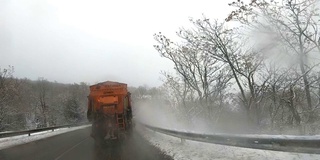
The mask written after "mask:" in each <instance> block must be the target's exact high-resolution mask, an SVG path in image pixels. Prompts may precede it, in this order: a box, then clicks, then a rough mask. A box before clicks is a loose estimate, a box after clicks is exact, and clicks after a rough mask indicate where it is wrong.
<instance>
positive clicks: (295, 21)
mask: <svg viewBox="0 0 320 160" xmlns="http://www.w3.org/2000/svg"><path fill="white" fill-rule="evenodd" d="M317 4H318V2H317V1H316V0H281V1H273V0H254V1H251V3H248V4H246V3H244V2H243V1H236V2H233V3H230V5H231V6H234V7H237V9H236V10H235V11H233V12H232V13H231V14H230V15H229V17H228V18H227V19H226V20H227V21H230V20H237V21H239V22H241V23H242V24H245V25H247V26H250V27H252V28H255V29H257V28H258V27H263V29H265V30H267V31H268V32H272V33H276V35H277V37H278V40H279V42H280V43H282V44H284V46H285V47H286V48H287V49H288V50H290V51H291V53H294V54H295V56H297V57H298V64H299V69H300V72H301V73H300V75H302V79H303V83H304V91H305V94H306V100H307V106H308V111H309V117H308V121H309V122H311V123H312V122H314V120H315V115H314V113H313V112H312V111H313V104H312V100H311V90H310V83H309V79H308V75H309V72H308V70H309V68H312V67H310V64H309V63H308V58H310V54H311V53H312V52H314V51H315V49H318V50H319V48H320V47H319V43H318V41H319V34H318V29H319V7H318V5H317ZM319 51H320V50H319Z"/></svg>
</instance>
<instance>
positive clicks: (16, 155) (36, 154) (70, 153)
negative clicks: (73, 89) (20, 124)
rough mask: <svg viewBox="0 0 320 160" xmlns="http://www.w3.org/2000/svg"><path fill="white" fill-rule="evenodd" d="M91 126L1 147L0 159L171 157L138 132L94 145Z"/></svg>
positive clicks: (166, 159) (132, 159)
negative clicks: (120, 141)
mask: <svg viewBox="0 0 320 160" xmlns="http://www.w3.org/2000/svg"><path fill="white" fill-rule="evenodd" d="M90 130H91V127H87V128H84V129H79V130H76V131H71V132H67V133H64V134H60V135H57V136H53V137H49V138H47V139H42V140H38V141H34V142H31V143H27V144H23V145H19V146H15V147H11V148H7V149H3V150H0V160H109V159H110V160H171V159H172V158H171V157H169V156H167V155H165V154H163V153H162V152H161V151H160V150H159V149H158V148H156V147H154V146H152V145H151V144H149V143H148V141H146V140H145V139H143V138H142V137H141V136H140V135H139V134H138V133H135V132H133V133H132V135H131V136H130V137H128V139H127V140H126V141H125V142H124V143H123V144H122V145H119V144H118V143H117V144H115V145H112V146H111V145H109V146H102V147H101V146H96V145H95V144H94V141H93V139H92V138H91V137H90Z"/></svg>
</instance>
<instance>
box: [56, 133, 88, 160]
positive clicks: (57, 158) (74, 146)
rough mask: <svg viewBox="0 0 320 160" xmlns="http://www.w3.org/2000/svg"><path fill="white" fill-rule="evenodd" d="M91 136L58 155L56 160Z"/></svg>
mask: <svg viewBox="0 0 320 160" xmlns="http://www.w3.org/2000/svg"><path fill="white" fill-rule="evenodd" d="M88 138H90V137H87V138H85V139H83V140H82V141H80V142H79V143H77V144H76V145H74V146H73V147H71V148H70V149H68V150H67V151H65V152H63V153H62V154H61V155H60V156H59V157H57V158H56V159H55V160H59V159H60V158H61V157H63V156H64V155H65V154H66V153H68V152H70V151H71V150H73V149H74V148H76V147H77V146H79V145H80V144H81V143H82V142H84V141H85V140H87V139H88Z"/></svg>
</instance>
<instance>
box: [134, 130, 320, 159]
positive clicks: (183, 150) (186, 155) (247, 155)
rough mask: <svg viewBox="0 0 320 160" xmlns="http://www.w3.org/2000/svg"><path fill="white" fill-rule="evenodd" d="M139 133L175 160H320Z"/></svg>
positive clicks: (317, 157) (142, 131) (315, 156)
mask: <svg viewBox="0 0 320 160" xmlns="http://www.w3.org/2000/svg"><path fill="white" fill-rule="evenodd" d="M139 131H140V134H141V135H143V137H144V138H145V139H147V140H148V141H149V142H150V143H151V144H152V145H154V146H156V147H158V148H159V149H161V150H162V151H163V152H164V153H165V154H167V155H169V156H171V157H173V158H174V159H175V160H213V159H217V160H320V155H319V154H302V153H289V152H279V151H269V150H259V149H249V148H241V147H231V146H224V145H217V144H209V143H203V142H195V141H188V140H187V141H186V142H185V143H183V144H182V143H181V140H180V139H179V138H175V137H172V136H168V135H164V134H161V133H157V132H154V131H151V130H148V129H140V130H139Z"/></svg>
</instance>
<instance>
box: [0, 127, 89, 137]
mask: <svg viewBox="0 0 320 160" xmlns="http://www.w3.org/2000/svg"><path fill="white" fill-rule="evenodd" d="M86 124H89V123H79V124H69V125H62V126H53V127H45V128H37V129H31V130H24V131H13V132H5V133H0V138H5V137H12V136H19V135H24V134H28V135H29V136H30V135H31V134H32V133H37V132H43V131H49V130H52V131H54V130H55V129H60V128H70V127H77V126H82V125H86Z"/></svg>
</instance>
